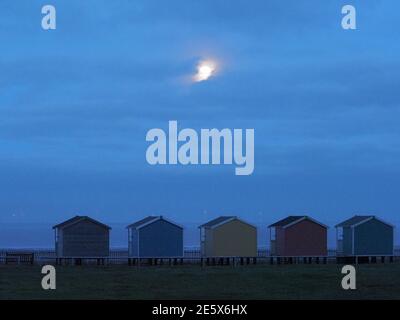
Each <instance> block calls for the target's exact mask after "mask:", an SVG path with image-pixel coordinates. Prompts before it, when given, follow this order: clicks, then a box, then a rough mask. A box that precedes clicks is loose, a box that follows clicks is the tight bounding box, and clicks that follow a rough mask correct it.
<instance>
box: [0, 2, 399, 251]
mask: <svg viewBox="0 0 400 320" xmlns="http://www.w3.org/2000/svg"><path fill="white" fill-rule="evenodd" d="M45 4H52V5H54V6H55V7H56V10H57V29H56V30H50V31H44V30H43V29H42V28H41V19H42V14H41V8H42V6H43V5H45ZM345 4H352V5H354V6H355V8H356V10H357V30H343V29H342V28H341V19H342V17H343V15H342V14H341V8H342V6H343V5H345ZM399 10H400V3H399V2H398V1H397V0H384V1H383V0H382V1H379V0H368V1H366V0H363V1H356V0H350V1H339V0H330V1H320V0H304V1H297V0H293V1H289V0H269V1H265V0H262V1H261V0H260V1H258V0H254V1H250V2H249V1H244V0H234V1H222V0H202V1H187V0H186V1H184V0H182V1H180V0H171V1H153V0H137V1H128V0H124V1H122V0H121V1H110V0H109V1H105V0H86V1H78V0H69V1H56V0H51V1H46V2H44V1H36V0H32V1H29V2H28V1H11V0H4V1H2V2H1V4H0V16H1V18H0V43H1V45H0V49H1V50H0V247H4V246H12V245H13V244H14V243H18V244H19V245H21V246H27V247H30V246H31V245H32V244H34V245H44V246H45V245H46V244H47V243H48V242H49V241H52V234H51V225H53V224H56V223H59V222H61V221H63V220H65V219H68V218H70V217H71V216H74V215H89V216H91V217H93V218H95V219H99V220H101V221H102V222H105V223H109V224H115V225H119V226H121V225H125V224H129V223H131V222H133V221H136V220H138V219H141V218H142V217H144V216H147V215H160V214H162V215H165V216H167V217H169V218H170V219H171V220H175V221H177V222H178V223H180V224H183V225H185V224H186V225H190V226H196V225H197V224H200V223H203V222H205V221H207V220H209V219H212V218H215V217H217V216H219V215H237V216H240V217H242V218H243V219H245V220H246V221H249V222H251V223H254V224H256V225H257V226H259V233H260V232H261V233H263V237H264V235H265V239H266V232H267V231H266V230H267V228H266V226H267V225H268V224H270V223H273V222H274V221H276V220H277V219H281V218H283V217H285V216H287V215H303V214H305V215H310V216H312V217H314V218H315V219H317V220H319V221H321V222H323V223H325V224H328V225H329V226H331V227H332V228H331V231H330V234H331V236H330V243H331V244H332V243H333V240H332V239H333V238H332V237H333V236H332V234H333V233H332V232H333V230H332V229H334V228H333V226H334V225H335V224H336V223H338V222H340V221H342V220H344V219H347V218H349V217H351V216H352V215H354V214H373V215H378V216H379V217H381V218H383V219H384V220H387V221H389V222H391V223H393V224H395V225H397V226H400V215H399V213H400V202H399V197H398V190H399V181H400V166H399V159H400V157H399V156H400V148H399V141H400V140H399V137H400V126H399V125H398V123H399V119H400V94H399V89H398V84H399V83H400V72H399V71H400V61H399V56H400V34H399V32H398V30H399V26H398V11H399ZM206 59H212V60H213V61H216V62H217V64H218V72H217V74H216V75H215V76H214V77H212V78H210V79H209V80H208V81H203V82H197V83H193V82H191V81H190V80H189V79H190V78H191V77H192V76H193V75H194V73H195V72H196V66H197V64H198V63H199V61H202V60H206ZM170 120H177V121H178V127H179V128H180V129H182V128H194V129H196V130H200V129H201V128H219V129H222V128H243V129H246V128H254V130H255V170H254V173H253V174H252V175H250V176H235V175H234V167H233V166H183V165H175V166H173V165H170V166H169V165H166V166H151V165H149V164H148V163H147V162H146V158H145V154H146V149H147V147H148V146H149V143H148V142H146V140H145V137H146V133H147V131H148V130H150V129H152V128H163V129H164V130H167V128H168V121H170ZM43 226H45V227H43ZM2 228H3V231H4V232H1V229H2ZM26 228H28V230H31V231H32V230H36V231H35V232H33V231H32V232H31V233H28V232H25V230H27V229H26ZM35 228H36V229H35ZM193 229H195V227H193ZM10 230H12V232H10ZM38 230H45V231H43V232H45V233H46V234H43V233H42V231H40V232H38ZM117 230H120V232H125V231H124V229H123V228H122V227H121V228H120V229H117ZM114 237H116V238H118V239H122V238H121V236H120V235H114ZM17 238H18V239H17ZM262 239H264V238H262ZM396 239H397V240H396V241H397V243H400V238H399V237H398V235H397V236H396ZM118 241H120V242H121V241H122V240H118ZM118 241H117V242H118ZM263 241H264V240H263ZM120 242H118V244H119V243H120ZM114 243H116V242H114ZM50 245H51V244H49V246H50Z"/></svg>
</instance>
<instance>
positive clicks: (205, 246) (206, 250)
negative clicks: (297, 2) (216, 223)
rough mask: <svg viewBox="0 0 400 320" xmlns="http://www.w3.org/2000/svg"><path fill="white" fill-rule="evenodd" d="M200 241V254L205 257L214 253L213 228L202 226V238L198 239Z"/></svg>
mask: <svg viewBox="0 0 400 320" xmlns="http://www.w3.org/2000/svg"><path fill="white" fill-rule="evenodd" d="M202 240H204V241H202ZM200 241H201V255H202V256H206V257H210V256H213V255H214V248H213V243H214V240H213V230H212V229H210V228H204V239H200Z"/></svg>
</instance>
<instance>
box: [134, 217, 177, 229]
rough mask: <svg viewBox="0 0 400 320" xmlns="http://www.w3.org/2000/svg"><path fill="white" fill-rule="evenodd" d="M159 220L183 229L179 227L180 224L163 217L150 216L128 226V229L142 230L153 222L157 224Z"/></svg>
mask: <svg viewBox="0 0 400 320" xmlns="http://www.w3.org/2000/svg"><path fill="white" fill-rule="evenodd" d="M158 220H164V221H166V222H168V223H171V224H173V225H175V226H177V227H180V228H182V229H183V227H182V226H181V225H179V224H177V223H175V222H172V221H170V220H168V219H166V218H164V217H163V216H148V217H146V218H143V219H141V220H139V221H136V222H134V223H132V224H130V225H128V226H127V228H133V229H140V228H142V227H144V226H146V225H148V224H151V223H153V222H156V221H158Z"/></svg>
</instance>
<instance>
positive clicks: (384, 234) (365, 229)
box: [354, 219, 394, 255]
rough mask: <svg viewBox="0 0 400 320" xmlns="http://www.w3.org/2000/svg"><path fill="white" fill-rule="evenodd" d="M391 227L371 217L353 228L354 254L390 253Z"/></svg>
mask: <svg viewBox="0 0 400 320" xmlns="http://www.w3.org/2000/svg"><path fill="white" fill-rule="evenodd" d="M393 231H394V230H393V228H392V227H391V226H389V225H387V224H385V223H382V222H380V221H378V220H375V219H372V220H370V221H368V222H365V223H363V224H361V225H359V226H357V227H356V228H355V230H354V254H355V255H392V254H393Z"/></svg>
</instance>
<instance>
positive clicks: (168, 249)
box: [127, 216, 183, 258]
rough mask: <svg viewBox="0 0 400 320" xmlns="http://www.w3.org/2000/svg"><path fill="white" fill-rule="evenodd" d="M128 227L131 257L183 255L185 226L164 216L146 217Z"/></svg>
mask: <svg viewBox="0 0 400 320" xmlns="http://www.w3.org/2000/svg"><path fill="white" fill-rule="evenodd" d="M127 229H128V242H129V243H128V247H129V256H130V257H140V258H146V257H147V258H162V257H182V256H183V227H182V226H180V225H178V224H176V223H174V222H172V221H170V220H168V219H166V218H164V217H163V216H149V217H146V218H144V219H142V220H139V221H137V222H135V223H132V224H130V225H129V226H127Z"/></svg>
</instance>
